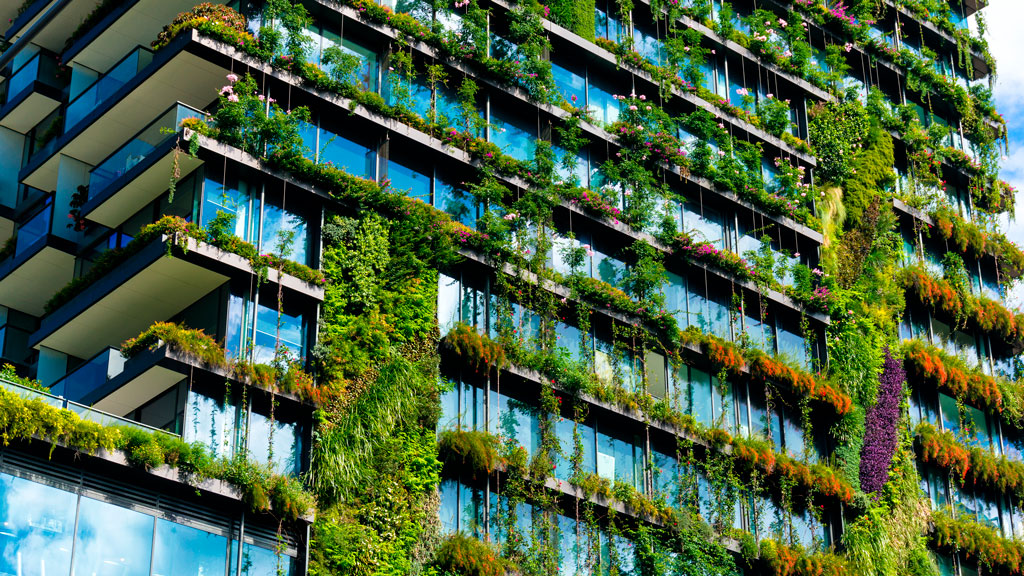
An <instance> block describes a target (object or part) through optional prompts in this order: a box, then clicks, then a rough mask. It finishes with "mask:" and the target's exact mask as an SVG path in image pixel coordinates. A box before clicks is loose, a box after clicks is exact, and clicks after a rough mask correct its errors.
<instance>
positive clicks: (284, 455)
mask: <svg viewBox="0 0 1024 576" xmlns="http://www.w3.org/2000/svg"><path fill="white" fill-rule="evenodd" d="M245 446H246V450H247V452H248V456H249V458H250V459H252V460H253V461H255V462H258V463H260V464H264V463H270V464H271V465H272V468H273V469H274V471H275V472H277V473H279V474H298V473H299V472H300V467H301V465H302V438H301V436H300V435H299V431H298V427H297V426H296V424H295V422H288V421H286V420H282V419H281V418H280V416H279V415H275V418H274V419H273V420H271V419H270V417H269V416H267V415H265V414H261V413H260V412H257V411H255V410H253V411H252V412H250V414H249V427H248V430H247V436H246V443H245Z"/></svg>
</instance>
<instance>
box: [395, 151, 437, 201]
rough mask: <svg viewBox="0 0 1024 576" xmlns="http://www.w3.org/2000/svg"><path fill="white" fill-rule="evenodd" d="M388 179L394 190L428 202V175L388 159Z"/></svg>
mask: <svg viewBox="0 0 1024 576" xmlns="http://www.w3.org/2000/svg"><path fill="white" fill-rule="evenodd" d="M388 179H389V180H390V181H391V188H393V189H394V190H395V191H396V192H402V193H404V194H405V195H406V196H408V197H410V198H415V199H417V200H420V201H422V202H426V203H427V204H429V203H430V176H429V175H427V174H424V173H423V172H420V171H418V170H413V169H412V168H409V167H407V166H404V165H402V164H399V163H398V162H395V161H394V160H391V159H389V160H388Z"/></svg>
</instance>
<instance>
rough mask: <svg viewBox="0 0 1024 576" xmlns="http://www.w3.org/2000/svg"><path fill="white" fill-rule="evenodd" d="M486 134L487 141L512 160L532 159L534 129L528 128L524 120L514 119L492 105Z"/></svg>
mask: <svg viewBox="0 0 1024 576" xmlns="http://www.w3.org/2000/svg"><path fill="white" fill-rule="evenodd" d="M487 133H488V135H489V140H490V141H491V142H493V143H495V144H497V145H498V148H500V149H501V151H502V152H504V153H505V154H507V155H509V156H511V157H512V158H515V159H516V160H522V161H526V160H531V159H533V154H534V151H535V150H536V147H537V142H536V140H537V135H536V128H530V127H528V126H527V122H526V121H525V119H519V118H514V117H513V116H511V115H510V114H508V113H506V112H504V111H502V110H500V109H496V107H495V106H494V105H493V104H492V107H491V124H490V127H489V128H488V131H487Z"/></svg>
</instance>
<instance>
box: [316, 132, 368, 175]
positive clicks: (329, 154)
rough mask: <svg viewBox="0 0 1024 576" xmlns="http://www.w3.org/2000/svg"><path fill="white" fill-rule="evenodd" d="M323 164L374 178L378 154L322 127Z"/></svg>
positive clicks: (321, 155) (321, 153)
mask: <svg viewBox="0 0 1024 576" xmlns="http://www.w3.org/2000/svg"><path fill="white" fill-rule="evenodd" d="M320 132H321V134H320V156H319V160H320V163H321V164H329V165H331V166H333V167H335V168H338V169H340V170H344V171H345V172H348V173H349V174H352V175H354V176H359V177H360V178H368V179H371V180H372V179H373V178H375V176H376V172H377V170H376V162H377V154H376V152H375V151H373V150H372V149H370V148H369V147H367V146H363V145H362V144H357V143H355V142H353V141H351V140H349V139H347V138H343V137H341V136H338V135H337V134H335V133H333V132H328V131H327V130H324V129H323V128H321V129H320Z"/></svg>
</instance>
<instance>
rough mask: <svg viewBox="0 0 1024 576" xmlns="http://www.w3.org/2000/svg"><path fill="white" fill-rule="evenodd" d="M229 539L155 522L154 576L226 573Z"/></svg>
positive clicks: (209, 575) (159, 521) (214, 575)
mask: <svg viewBox="0 0 1024 576" xmlns="http://www.w3.org/2000/svg"><path fill="white" fill-rule="evenodd" d="M227 552H228V539H227V538H225V537H224V536H221V535H219V534H212V533H210V532H207V531H205V530H200V529H198V528H192V527H190V526H183V525H181V524H176V523H174V522H169V521H167V520H164V519H163V518H160V519H158V520H157V521H156V540H155V542H154V546H153V576H216V575H218V574H223V573H224V566H225V561H224V555H225V554H227Z"/></svg>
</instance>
